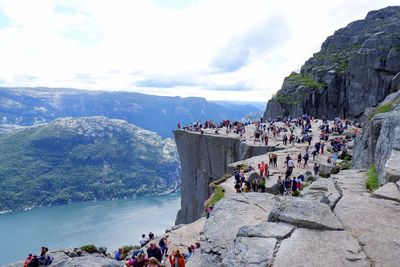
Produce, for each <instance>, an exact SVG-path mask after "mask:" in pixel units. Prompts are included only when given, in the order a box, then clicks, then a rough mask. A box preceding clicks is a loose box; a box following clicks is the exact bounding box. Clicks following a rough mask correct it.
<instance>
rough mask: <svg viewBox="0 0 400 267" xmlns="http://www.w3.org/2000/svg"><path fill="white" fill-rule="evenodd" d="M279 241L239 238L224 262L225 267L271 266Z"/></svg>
mask: <svg viewBox="0 0 400 267" xmlns="http://www.w3.org/2000/svg"><path fill="white" fill-rule="evenodd" d="M276 243H277V241H276V239H275V238H264V237H237V238H236V240H235V244H234V245H233V246H232V247H230V248H229V251H228V253H227V255H226V257H225V258H224V260H223V261H222V264H221V266H224V267H242V266H248V267H258V266H267V265H268V264H271V259H272V257H273V254H274V249H275V245H276Z"/></svg>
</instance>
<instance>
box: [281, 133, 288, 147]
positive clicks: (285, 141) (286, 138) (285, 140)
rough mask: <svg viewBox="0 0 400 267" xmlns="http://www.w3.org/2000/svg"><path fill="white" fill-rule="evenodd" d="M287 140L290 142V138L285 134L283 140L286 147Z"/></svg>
mask: <svg viewBox="0 0 400 267" xmlns="http://www.w3.org/2000/svg"><path fill="white" fill-rule="evenodd" d="M287 140H288V137H287V135H286V133H284V134H283V139H282V141H283V145H284V146H287Z"/></svg>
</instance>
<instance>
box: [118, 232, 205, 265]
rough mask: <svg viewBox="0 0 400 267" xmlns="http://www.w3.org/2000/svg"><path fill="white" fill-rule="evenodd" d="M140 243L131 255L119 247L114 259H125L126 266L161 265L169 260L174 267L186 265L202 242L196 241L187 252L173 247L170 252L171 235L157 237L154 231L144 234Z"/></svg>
mask: <svg viewBox="0 0 400 267" xmlns="http://www.w3.org/2000/svg"><path fill="white" fill-rule="evenodd" d="M157 240H158V242H157ZM139 244H140V248H138V249H135V250H133V251H131V253H130V255H124V253H123V249H122V248H119V249H118V250H117V251H116V252H115V256H114V259H115V260H117V261H124V264H125V266H126V267H131V266H133V267H161V266H165V264H166V263H167V262H168V263H169V264H170V266H173V267H175V266H176V267H184V266H185V263H186V262H187V261H188V259H189V258H190V257H191V256H192V254H193V252H194V251H195V250H196V249H199V248H200V243H199V242H196V243H195V244H194V245H191V246H189V247H187V252H183V253H182V252H181V251H180V250H179V249H178V248H173V249H172V251H171V253H170V254H168V251H169V248H170V245H171V240H170V239H169V235H168V234H165V235H164V236H162V237H160V238H159V239H156V237H155V236H154V234H153V233H152V232H150V233H149V234H148V236H146V235H145V234H143V235H142V238H141V239H140V240H139Z"/></svg>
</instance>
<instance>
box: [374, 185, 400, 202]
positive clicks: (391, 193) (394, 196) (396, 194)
mask: <svg viewBox="0 0 400 267" xmlns="http://www.w3.org/2000/svg"><path fill="white" fill-rule="evenodd" d="M372 195H373V196H374V197H377V198H386V199H389V200H393V201H397V202H400V190H399V188H398V187H397V185H396V184H395V183H387V184H385V185H384V186H382V187H380V188H379V189H378V190H376V191H374V192H373V193H372Z"/></svg>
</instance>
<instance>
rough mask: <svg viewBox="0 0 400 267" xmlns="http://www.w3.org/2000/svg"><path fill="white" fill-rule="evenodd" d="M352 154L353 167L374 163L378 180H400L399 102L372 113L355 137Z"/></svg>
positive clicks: (384, 181)
mask: <svg viewBox="0 0 400 267" xmlns="http://www.w3.org/2000/svg"><path fill="white" fill-rule="evenodd" d="M399 99H400V97H399ZM353 154H354V157H353V165H354V166H355V167H356V168H369V166H370V165H371V164H374V165H375V167H376V170H377V172H378V178H379V182H380V184H385V183H387V182H395V181H398V180H400V164H399V162H400V105H398V104H393V110H391V111H389V112H386V113H381V114H377V115H375V116H373V117H372V119H371V120H370V121H369V122H368V123H367V125H366V126H365V127H364V129H363V134H362V135H361V136H359V137H358V138H357V139H356V140H355V145H354V152H353Z"/></svg>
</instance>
